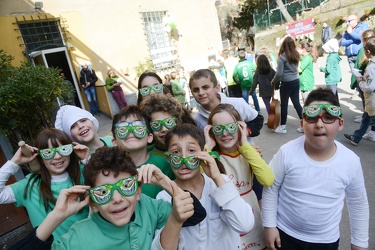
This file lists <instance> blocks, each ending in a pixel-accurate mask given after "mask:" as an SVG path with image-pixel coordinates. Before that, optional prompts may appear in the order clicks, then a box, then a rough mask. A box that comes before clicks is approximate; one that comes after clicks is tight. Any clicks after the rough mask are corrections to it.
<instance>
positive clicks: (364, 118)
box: [353, 112, 375, 143]
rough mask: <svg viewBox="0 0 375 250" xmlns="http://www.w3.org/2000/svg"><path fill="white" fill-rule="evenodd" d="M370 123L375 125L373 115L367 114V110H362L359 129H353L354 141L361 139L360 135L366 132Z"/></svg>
mask: <svg viewBox="0 0 375 250" xmlns="http://www.w3.org/2000/svg"><path fill="white" fill-rule="evenodd" d="M370 125H372V126H374V125H375V116H369V115H368V113H367V112H363V115H362V121H361V126H360V127H359V129H357V130H356V131H354V134H353V136H354V141H355V142H356V143H358V142H360V141H361V139H362V136H363V135H364V134H366V132H367V129H368V127H370Z"/></svg>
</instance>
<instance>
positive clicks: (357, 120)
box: [354, 116, 362, 123]
mask: <svg viewBox="0 0 375 250" xmlns="http://www.w3.org/2000/svg"><path fill="white" fill-rule="evenodd" d="M361 121H362V116H360V117H356V118H355V119H354V122H355V123H361Z"/></svg>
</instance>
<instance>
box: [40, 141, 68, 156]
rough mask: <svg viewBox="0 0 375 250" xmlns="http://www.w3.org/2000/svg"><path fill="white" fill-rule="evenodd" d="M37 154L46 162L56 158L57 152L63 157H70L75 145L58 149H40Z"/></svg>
mask: <svg viewBox="0 0 375 250" xmlns="http://www.w3.org/2000/svg"><path fill="white" fill-rule="evenodd" d="M37 152H38V154H39V155H40V157H42V158H43V159H44V160H51V159H53V157H55V155H56V152H58V153H59V154H60V155H61V156H69V155H70V154H71V153H72V152H73V144H66V145H62V146H60V147H57V148H45V149H39V150H38V151H37Z"/></svg>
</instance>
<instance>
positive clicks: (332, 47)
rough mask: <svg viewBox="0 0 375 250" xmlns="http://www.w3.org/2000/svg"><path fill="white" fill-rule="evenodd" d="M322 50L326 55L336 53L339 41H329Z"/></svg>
mask: <svg viewBox="0 0 375 250" xmlns="http://www.w3.org/2000/svg"><path fill="white" fill-rule="evenodd" d="M322 48H323V49H324V51H325V52H326V53H332V52H338V51H339V48H340V47H339V41H337V39H329V40H328V42H326V43H325V44H324V45H323V46H322Z"/></svg>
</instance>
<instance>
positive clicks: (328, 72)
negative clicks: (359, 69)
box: [319, 39, 342, 100]
mask: <svg viewBox="0 0 375 250" xmlns="http://www.w3.org/2000/svg"><path fill="white" fill-rule="evenodd" d="M322 48H323V49H324V51H325V52H326V53H328V57H327V62H326V67H325V68H324V67H319V69H320V71H321V72H324V73H325V79H326V85H327V88H328V89H330V90H332V92H333V93H334V94H335V95H336V97H337V100H339V95H338V93H337V84H338V83H339V82H341V79H342V78H341V69H340V61H341V60H342V59H341V57H340V56H339V53H338V51H339V42H338V41H337V39H330V40H328V42H326V43H325V44H324V45H323V47H322Z"/></svg>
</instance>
